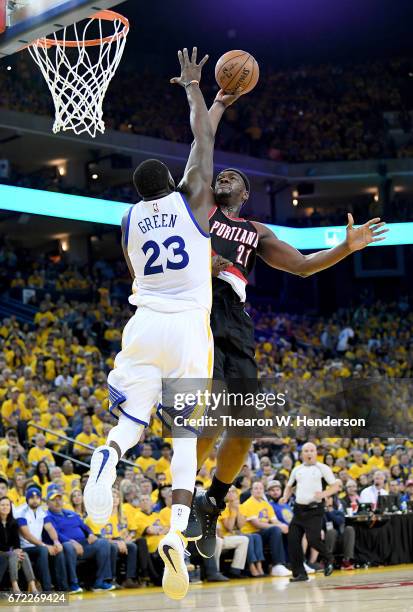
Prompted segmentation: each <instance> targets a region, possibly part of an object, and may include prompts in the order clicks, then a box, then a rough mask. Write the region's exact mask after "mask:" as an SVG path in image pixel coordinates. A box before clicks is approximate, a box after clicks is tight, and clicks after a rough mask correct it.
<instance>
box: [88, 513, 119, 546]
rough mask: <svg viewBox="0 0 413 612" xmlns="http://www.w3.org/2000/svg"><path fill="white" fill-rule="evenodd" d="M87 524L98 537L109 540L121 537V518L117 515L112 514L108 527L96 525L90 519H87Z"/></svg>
mask: <svg viewBox="0 0 413 612" xmlns="http://www.w3.org/2000/svg"><path fill="white" fill-rule="evenodd" d="M85 523H86V525H87V526H88V527H90V529H91V530H92V531H93V533H94V534H95V535H97V536H102V537H104V538H107V539H108V540H111V539H112V538H119V537H120V531H119V517H118V515H117V514H112V516H111V517H110V518H109V520H108V522H107V523H106V525H98V524H97V523H94V522H93V521H92V519H90V518H89V517H87V518H86V519H85Z"/></svg>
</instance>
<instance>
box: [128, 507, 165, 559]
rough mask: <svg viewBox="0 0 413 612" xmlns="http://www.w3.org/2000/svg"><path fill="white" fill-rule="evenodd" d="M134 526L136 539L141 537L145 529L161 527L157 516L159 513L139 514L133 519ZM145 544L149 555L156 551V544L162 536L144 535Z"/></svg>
mask: <svg viewBox="0 0 413 612" xmlns="http://www.w3.org/2000/svg"><path fill="white" fill-rule="evenodd" d="M135 521H136V522H135V525H134V527H135V528H134V529H133V531H136V535H137V537H138V538H140V537H142V536H143V533H144V531H145V529H147V528H148V527H152V526H163V525H162V523H161V519H160V516H159V512H152V513H151V514H145V513H144V512H142V511H141V512H139V513H138V514H137V515H136V517H135ZM144 537H145V538H146V542H147V544H148V550H149V552H150V553H153V552H155V551H156V550H157V548H158V544H159V542H160V541H161V539H162V538H163V535H162V534H159V535H145V536H144Z"/></svg>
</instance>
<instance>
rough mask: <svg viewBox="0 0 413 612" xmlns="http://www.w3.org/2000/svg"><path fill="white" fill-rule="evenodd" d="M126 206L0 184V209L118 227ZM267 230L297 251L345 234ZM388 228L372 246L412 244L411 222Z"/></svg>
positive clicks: (337, 228) (331, 230) (335, 229)
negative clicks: (387, 231)
mask: <svg viewBox="0 0 413 612" xmlns="http://www.w3.org/2000/svg"><path fill="white" fill-rule="evenodd" d="M129 207H130V204H123V203H121V202H112V201H110V200H99V199H97V198H86V197H82V196H74V195H67V194H64V193H54V192H51V191H41V190H37V189H25V188H23V187H10V186H8V185H0V210H13V211H16V212H21V213H29V214H32V215H46V216H49V217H59V218H61V219H73V220H76V221H89V222H92V223H104V224H107V225H120V223H121V220H122V217H123V215H124V213H125V211H126V210H128V209H129ZM268 227H269V228H270V229H271V230H272V231H273V232H274V233H275V234H276V236H277V237H278V238H279V239H280V240H285V242H288V243H289V244H291V245H292V246H294V247H295V248H297V249H301V250H313V249H327V248H330V247H333V246H335V245H337V244H339V243H340V242H342V241H343V240H344V238H345V235H346V228H345V227H344V226H335V227H306V228H297V227H284V226H282V225H268ZM388 228H389V230H390V231H389V233H388V234H387V236H386V238H385V240H383V241H382V242H378V243H376V244H375V245H372V246H393V245H401V244H413V223H388Z"/></svg>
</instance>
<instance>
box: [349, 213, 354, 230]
mask: <svg viewBox="0 0 413 612" xmlns="http://www.w3.org/2000/svg"><path fill="white" fill-rule="evenodd" d="M347 221H348V227H353V225H354V219H353V215H352V214H351V213H347Z"/></svg>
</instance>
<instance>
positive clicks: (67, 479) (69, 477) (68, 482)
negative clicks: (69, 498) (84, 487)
mask: <svg viewBox="0 0 413 612" xmlns="http://www.w3.org/2000/svg"><path fill="white" fill-rule="evenodd" d="M62 479H63V482H64V483H65V492H66V493H67V495H70V493H71V492H72V489H73V484H72V483H73V481H74V480H80V474H62Z"/></svg>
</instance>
